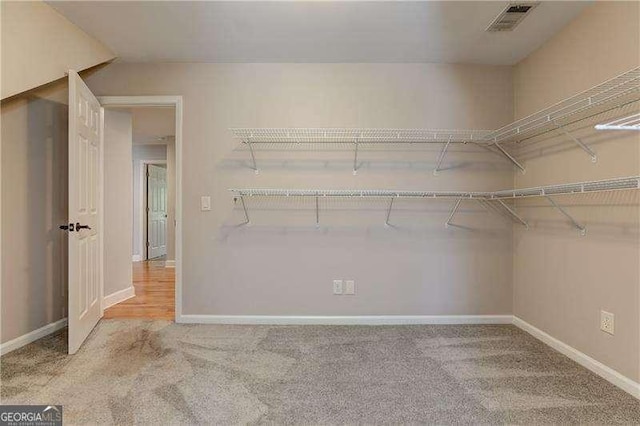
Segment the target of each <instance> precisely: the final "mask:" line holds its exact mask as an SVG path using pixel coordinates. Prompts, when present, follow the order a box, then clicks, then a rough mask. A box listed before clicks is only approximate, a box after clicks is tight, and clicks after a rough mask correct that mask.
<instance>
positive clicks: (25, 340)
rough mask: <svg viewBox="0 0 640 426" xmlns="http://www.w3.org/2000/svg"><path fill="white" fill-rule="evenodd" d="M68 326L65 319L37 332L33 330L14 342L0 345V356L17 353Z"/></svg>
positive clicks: (10, 341)
mask: <svg viewBox="0 0 640 426" xmlns="http://www.w3.org/2000/svg"><path fill="white" fill-rule="evenodd" d="M66 326H67V319H66V318H63V319H61V320H58V321H56V322H52V323H49V324H47V325H45V326H44V327H40V328H38V329H37V330H33V331H31V332H29V333H27V334H23V335H22V336H20V337H16V338H15V339H13V340H9V341H8V342H6V343H3V344H2V345H0V355H4V354H8V353H9V352H11V351H15V350H16V349H19V348H21V347H23V346H25V345H28V344H29V343H32V342H35V341H36V340H38V339H42V338H43V337H45V336H48V335H49V334H51V333H55V332H56V331H58V330H60V329H63V328H65V327H66Z"/></svg>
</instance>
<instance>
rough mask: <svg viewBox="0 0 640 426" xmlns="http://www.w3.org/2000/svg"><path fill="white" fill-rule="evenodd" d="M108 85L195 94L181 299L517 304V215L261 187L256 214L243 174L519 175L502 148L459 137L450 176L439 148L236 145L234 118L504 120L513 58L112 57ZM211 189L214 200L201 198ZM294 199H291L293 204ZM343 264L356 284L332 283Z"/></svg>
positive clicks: (386, 305) (416, 308) (253, 183)
mask: <svg viewBox="0 0 640 426" xmlns="http://www.w3.org/2000/svg"><path fill="white" fill-rule="evenodd" d="M87 82H88V84H89V87H91V89H92V90H93V91H94V92H95V93H96V94H98V95H161V94H171V95H182V96H183V97H184V147H183V156H184V157H183V158H184V163H183V214H184V216H183V226H184V235H183V238H184V242H183V247H184V253H183V256H184V258H183V266H184V269H183V277H184V278H183V279H184V289H183V298H184V303H183V312H184V313H185V314H212V315H213V314H237V315H245V314H265V315H340V314H343V315H364V314H509V313H511V307H512V291H511V278H512V260H511V227H510V225H505V223H504V221H503V220H501V219H500V218H496V217H493V216H490V215H488V214H487V213H486V212H484V210H482V208H481V207H479V206H477V205H475V204H473V203H468V202H465V203H464V204H463V209H462V213H461V215H460V216H459V217H458V218H456V222H458V223H459V224H461V225H463V227H458V228H450V229H445V228H444V226H443V225H444V222H445V220H446V218H447V215H448V213H449V210H450V209H451V207H452V205H453V202H452V201H437V202H434V201H430V202H400V203H397V204H396V209H395V210H394V212H393V213H392V219H391V220H392V222H393V224H394V227H391V228H388V229H387V228H385V227H384V226H383V223H384V217H385V214H386V211H385V209H386V205H387V202H386V201H384V202H382V203H373V204H372V203H367V202H362V201H355V202H352V203H345V202H335V203H330V202H324V201H323V205H322V210H321V212H320V217H321V222H322V225H323V226H322V227H321V229H319V230H316V229H315V226H314V224H315V212H314V210H313V209H312V208H311V206H310V205H308V204H304V205H302V204H300V203H296V202H293V203H284V204H282V206H274V205H272V204H268V203H260V202H259V201H258V200H251V202H250V203H249V204H250V205H249V207H250V213H251V215H252V225H251V226H248V227H239V226H237V225H238V224H239V223H240V222H242V220H243V217H242V213H241V210H240V207H239V205H235V208H234V203H233V200H232V197H231V196H230V194H229V193H228V192H227V189H228V188H230V187H292V188H304V187H310V188H402V189H424V188H432V189H477V190H482V189H495V188H503V187H509V186H510V185H511V184H512V182H513V175H512V169H511V167H510V165H508V164H507V163H506V162H505V161H504V159H502V158H500V157H498V156H496V155H493V154H491V153H487V152H485V151H482V150H478V148H475V147H473V146H456V147H455V148H454V149H453V150H452V151H453V152H452V153H451V154H450V155H448V156H447V158H446V161H445V165H444V166H445V167H446V168H448V169H449V170H447V171H443V172H442V173H441V174H440V175H439V176H437V177H435V176H433V175H432V173H431V170H432V168H433V167H434V162H435V159H436V157H437V154H438V152H439V149H440V146H434V147H426V148H425V147H420V146H414V147H395V148H392V149H390V150H389V151H386V152H380V151H378V152H375V151H371V150H369V151H365V150H363V151H361V153H360V161H363V162H364V164H363V167H362V168H361V171H360V173H359V174H358V175H357V176H352V174H351V164H352V162H353V152H352V149H351V147H348V146H347V147H344V148H343V149H342V150H335V149H334V150H330V151H328V150H318V151H310V150H308V149H307V150H305V149H304V148H298V149H297V150H294V151H293V152H290V151H282V150H264V149H262V150H260V151H259V152H257V157H258V161H259V166H260V167H261V168H262V170H261V173H260V174H259V175H255V174H254V173H253V171H252V170H250V169H249V168H248V158H249V155H248V153H247V152H246V150H245V151H233V149H234V148H236V147H237V145H238V144H237V142H236V141H234V140H232V138H231V135H230V133H229V131H228V128H229V127H234V126H258V127H260V126H262V127H274V126H292V127H295V126H298V127H314V126H318V127H331V126H333V127H358V126H362V127H435V128H488V129H491V128H495V127H498V126H500V125H502V124H505V123H506V122H509V121H510V120H511V118H512V99H513V93H512V81H511V68H509V67H491V66H461V65H424V64H422V65H418V64H416V65H400V64H236V65H232V64H228V65H214V64H155V65H153V64H111V65H108V66H107V67H105V68H104V69H102V70H99V71H97V72H96V73H93V74H92V75H91V76H90V77H89V78H88V80H87ZM201 195H211V197H212V206H213V208H212V211H210V212H201V211H200V205H199V204H200V196H201ZM292 207H293V208H292ZM334 278H342V279H350V278H352V279H355V280H356V283H357V292H358V295H357V296H355V297H344V296H343V297H336V296H333V295H332V294H331V287H332V285H331V283H332V280H333V279H334Z"/></svg>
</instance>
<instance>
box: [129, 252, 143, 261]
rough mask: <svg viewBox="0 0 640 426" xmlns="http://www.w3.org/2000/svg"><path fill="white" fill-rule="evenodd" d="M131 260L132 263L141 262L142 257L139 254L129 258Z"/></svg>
mask: <svg viewBox="0 0 640 426" xmlns="http://www.w3.org/2000/svg"><path fill="white" fill-rule="evenodd" d="M131 260H133V261H134V262H142V256H141V255H139V254H134V255H133V256H131Z"/></svg>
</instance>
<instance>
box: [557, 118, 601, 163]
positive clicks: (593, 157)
mask: <svg viewBox="0 0 640 426" xmlns="http://www.w3.org/2000/svg"><path fill="white" fill-rule="evenodd" d="M556 128H557V129H558V130H559V131H560V132H561V133H563V134H564V135H565V136H566V137H568V138H569V139H571V140H572V141H573V142H575V143H576V145H578V146H579V147H580V148H582V150H583V151H584V152H586V153H587V154H589V156H590V157H591V162H592V163H596V162H597V161H598V156H597V155H596V153H595V151H593V150H592V149H591V148H589V147H588V146H587V145H586V144H585V143H584V142H582V141H581V140H580V139H578V138H576V137H575V136H573V135H572V134H571V133H569V132H568V131H566V130H565V128H564V127H562V126H559V125H557V124H556Z"/></svg>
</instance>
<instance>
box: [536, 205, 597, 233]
mask: <svg viewBox="0 0 640 426" xmlns="http://www.w3.org/2000/svg"><path fill="white" fill-rule="evenodd" d="M545 198H546V199H547V200H548V201H549V203H551V205H552V206H553V207H555V208H556V209H557V210H558V211H559V212H560V213H562V214H563V215H564V216H565V217H566V218H567V219H569V220H570V221H571V223H572V224H573V226H575V227H576V228H577V229H578V231H580V235H581V236H583V237H584V236H585V235H587V228H586V227H585V226H584V225H582V224H580V223H578V221H576V220H575V219H574V218H573V216H571V215H570V214H569V213H567V211H566V210H565V209H563V208H562V207H560V206H559V205H558V204H557V203H556V202H555V200H554V199H553V198H551V197H549V196H548V195H545Z"/></svg>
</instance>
